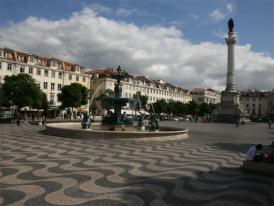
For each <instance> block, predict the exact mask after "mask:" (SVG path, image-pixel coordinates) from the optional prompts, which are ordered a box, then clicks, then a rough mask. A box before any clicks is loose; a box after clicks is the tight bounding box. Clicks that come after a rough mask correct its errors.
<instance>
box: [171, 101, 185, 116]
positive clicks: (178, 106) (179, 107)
mask: <svg viewBox="0 0 274 206" xmlns="http://www.w3.org/2000/svg"><path fill="white" fill-rule="evenodd" d="M186 111H187V107H186V105H185V104H184V103H183V102H179V101H176V102H175V109H174V113H175V115H184V114H186Z"/></svg>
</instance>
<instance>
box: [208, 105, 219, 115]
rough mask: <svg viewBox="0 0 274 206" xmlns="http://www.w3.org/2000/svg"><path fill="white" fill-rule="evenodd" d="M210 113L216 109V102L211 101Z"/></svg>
mask: <svg viewBox="0 0 274 206" xmlns="http://www.w3.org/2000/svg"><path fill="white" fill-rule="evenodd" d="M208 106H209V114H212V113H213V111H214V110H215V109H216V106H217V105H216V104H212V103H209V105H208Z"/></svg>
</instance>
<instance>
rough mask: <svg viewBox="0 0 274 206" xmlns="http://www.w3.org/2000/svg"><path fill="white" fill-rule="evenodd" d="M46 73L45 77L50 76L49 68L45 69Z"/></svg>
mask: <svg viewBox="0 0 274 206" xmlns="http://www.w3.org/2000/svg"><path fill="white" fill-rule="evenodd" d="M44 75H45V77H47V76H49V70H46V69H45V72H44Z"/></svg>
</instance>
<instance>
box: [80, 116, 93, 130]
mask: <svg viewBox="0 0 274 206" xmlns="http://www.w3.org/2000/svg"><path fill="white" fill-rule="evenodd" d="M83 115H84V116H83V120H82V123H81V125H82V128H83V129H89V128H90V123H91V122H90V118H89V116H88V113H87V112H85V113H84V114H83Z"/></svg>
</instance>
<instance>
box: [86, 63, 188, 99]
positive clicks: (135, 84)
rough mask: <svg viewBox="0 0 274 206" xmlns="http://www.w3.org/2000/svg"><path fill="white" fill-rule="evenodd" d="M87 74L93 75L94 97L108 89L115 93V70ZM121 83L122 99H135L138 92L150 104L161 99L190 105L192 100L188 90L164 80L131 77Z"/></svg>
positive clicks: (92, 87) (109, 69)
mask: <svg viewBox="0 0 274 206" xmlns="http://www.w3.org/2000/svg"><path fill="white" fill-rule="evenodd" d="M87 73H88V74H89V75H91V80H90V89H91V91H93V93H94V92H96V93H97V94H95V95H94V96H95V97H96V96H99V95H100V94H101V93H103V91H105V90H107V89H110V90H112V91H114V86H115V85H114V84H115V83H116V80H115V79H113V78H112V75H113V74H114V73H115V70H114V69H112V68H108V69H99V70H98V69H97V70H91V71H89V72H87ZM121 83H122V97H126V98H133V96H134V95H135V94H136V93H137V92H140V93H141V95H145V96H147V97H148V103H149V104H150V103H154V102H156V101H157V100H161V99H164V100H166V101H169V100H173V101H179V102H183V103H188V102H190V101H191V100H192V96H191V94H190V92H189V91H188V90H186V89H183V88H180V87H176V86H173V85H172V84H170V83H166V82H164V81H162V80H151V79H149V78H147V77H145V76H136V77H133V76H130V75H129V76H128V77H127V78H125V79H124V80H123V81H121ZM97 88H100V89H97Z"/></svg>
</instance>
